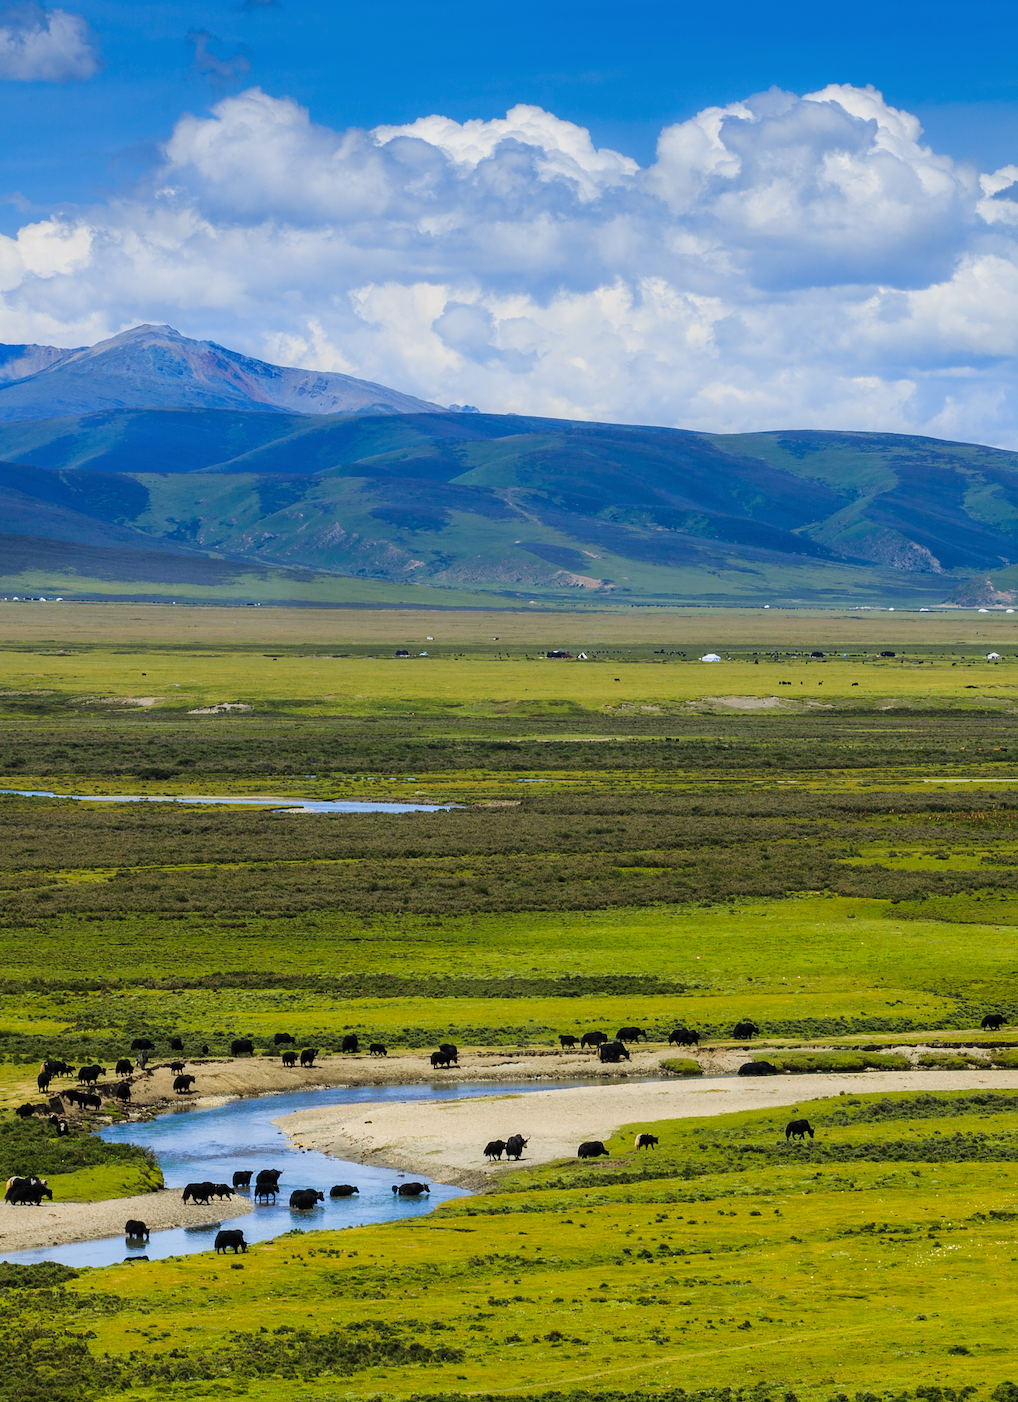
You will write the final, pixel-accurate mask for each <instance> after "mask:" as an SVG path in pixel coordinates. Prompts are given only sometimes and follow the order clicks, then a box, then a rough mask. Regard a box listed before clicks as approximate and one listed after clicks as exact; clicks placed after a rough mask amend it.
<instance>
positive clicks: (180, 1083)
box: [173, 1076, 197, 1095]
mask: <svg viewBox="0 0 1018 1402" xmlns="http://www.w3.org/2000/svg"><path fill="white" fill-rule="evenodd" d="M196 1079H197V1078H196V1077H194V1076H174V1078H173V1089H174V1090H175V1091H176V1092H177V1094H178V1095H190V1094H191V1087H192V1086H193V1085H194V1083H195V1080H196Z"/></svg>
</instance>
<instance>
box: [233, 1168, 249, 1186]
mask: <svg viewBox="0 0 1018 1402" xmlns="http://www.w3.org/2000/svg"><path fill="white" fill-rule="evenodd" d="M233 1186H234V1187H235V1188H250V1186H251V1170H250V1169H246V1170H245V1171H243V1172H242V1171H241V1170H240V1169H239V1168H238V1170H237V1172H236V1173H235V1174H234V1175H233Z"/></svg>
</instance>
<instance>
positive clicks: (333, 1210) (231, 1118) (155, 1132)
mask: <svg viewBox="0 0 1018 1402" xmlns="http://www.w3.org/2000/svg"><path fill="white" fill-rule="evenodd" d="M585 1084H587V1082H584V1081H562V1082H551V1081H539V1082H525V1083H521V1084H515V1083H506V1084H505V1085H502V1084H499V1086H498V1087H497V1091H496V1094H498V1095H518V1094H519V1093H520V1092H521V1091H536V1090H564V1089H568V1088H570V1087H572V1086H576V1085H585ZM492 1090H493V1087H492V1085H491V1083H490V1082H478V1083H476V1084H473V1085H471V1084H469V1083H468V1084H463V1083H456V1084H453V1085H410V1086H347V1087H343V1088H341V1089H325V1090H310V1091H296V1092H292V1093H288V1094H285V1095H262V1096H255V1097H250V1098H246V1099H242V1100H231V1101H229V1102H228V1103H227V1104H226V1105H217V1106H213V1107H211V1108H209V1109H197V1108H196V1109H187V1108H183V1107H182V1108H181V1109H180V1110H173V1111H170V1112H168V1113H167V1114H165V1115H159V1116H157V1117H156V1118H155V1119H154V1120H152V1121H149V1122H148V1123H146V1124H138V1123H134V1124H130V1123H128V1124H120V1125H111V1126H109V1127H108V1128H107V1129H104V1130H101V1131H100V1137H101V1138H103V1139H105V1140H107V1141H108V1142H110V1143H126V1142H132V1143H135V1144H138V1143H141V1144H145V1145H147V1146H149V1147H151V1149H152V1150H153V1152H154V1153H155V1155H156V1158H157V1159H158V1161H159V1167H160V1168H161V1169H162V1171H163V1178H164V1181H165V1183H166V1186H167V1188H170V1189H174V1190H176V1191H178V1192H180V1191H182V1190H183V1188H184V1186H185V1184H187V1183H200V1182H204V1181H205V1180H209V1181H210V1182H213V1183H230V1182H232V1181H233V1175H234V1172H235V1171H237V1170H241V1171H243V1170H246V1169H251V1170H252V1173H253V1175H256V1174H257V1173H258V1170H259V1169H262V1168H279V1169H282V1176H281V1177H280V1180H279V1192H280V1195H279V1198H278V1200H277V1201H276V1202H275V1203H257V1204H255V1208H254V1211H253V1212H252V1213H249V1214H248V1215H247V1216H245V1217H237V1218H224V1219H223V1222H222V1225H223V1226H224V1227H227V1228H233V1227H239V1228H240V1229H241V1231H243V1233H244V1237H245V1239H246V1240H247V1242H248V1243H249V1244H250V1243H252V1242H256V1241H265V1240H267V1239H268V1238H270V1237H276V1236H280V1235H282V1233H283V1232H289V1231H292V1230H294V1228H297V1229H300V1230H303V1231H315V1230H316V1229H323V1228H327V1229H329V1230H335V1229H336V1228H340V1227H362V1226H366V1225H368V1224H369V1223H373V1222H388V1221H391V1220H393V1219H394V1218H398V1217H417V1216H420V1215H421V1213H425V1212H429V1211H430V1210H431V1208H433V1207H435V1206H437V1204H438V1203H440V1202H445V1201H446V1199H447V1198H454V1197H465V1196H468V1192H467V1190H466V1189H465V1188H454V1187H451V1186H450V1185H449V1184H447V1183H432V1182H431V1181H430V1180H426V1175H424V1174H420V1175H414V1174H412V1173H409V1172H407V1173H401V1172H399V1171H398V1170H396V1169H391V1168H374V1167H369V1166H367V1165H364V1164H359V1163H351V1162H350V1161H349V1160H345V1159H336V1158H332V1157H331V1155H328V1154H320V1153H318V1152H316V1151H315V1150H311V1149H309V1150H302V1149H298V1148H296V1147H294V1146H293V1145H292V1144H291V1142H290V1140H289V1139H287V1137H286V1135H285V1134H284V1133H283V1131H282V1130H281V1129H280V1128H279V1127H278V1125H276V1124H274V1123H273V1121H274V1120H278V1119H280V1118H281V1117H282V1116H283V1115H291V1114H294V1113H296V1111H298V1110H312V1109H314V1110H320V1109H321V1108H322V1106H324V1105H357V1104H365V1103H371V1102H377V1101H380V1100H394V1101H402V1102H407V1101H414V1100H422V1101H423V1100H460V1099H463V1098H465V1097H468V1096H481V1095H483V1096H491V1094H492ZM480 1147H481V1146H479V1149H480ZM415 1176H417V1177H418V1181H428V1186H429V1187H430V1189H431V1194H430V1197H423V1198H421V1199H413V1198H397V1197H395V1196H394V1194H393V1191H392V1185H393V1184H394V1183H399V1182H402V1181H410V1180H412V1179H413V1178H414V1177H415ZM252 1181H253V1177H252ZM334 1183H351V1184H355V1185H356V1186H357V1188H358V1190H359V1193H358V1195H356V1196H354V1197H349V1198H336V1199H330V1197H329V1189H330V1188H331V1187H332V1185H333V1184H334ZM52 1186H54V1187H56V1189H57V1195H59V1178H54V1179H53V1183H52ZM294 1188H316V1189H317V1190H318V1191H319V1192H322V1193H324V1194H325V1201H324V1203H319V1204H318V1206H317V1208H315V1209H314V1210H312V1211H310V1212H297V1211H295V1210H292V1209H291V1208H290V1206H289V1201H290V1194H291V1192H292V1191H293V1190H294ZM238 1196H239V1197H242V1198H243V1197H244V1196H246V1195H245V1194H238ZM7 1210H8V1211H19V1212H28V1211H34V1210H35V1209H33V1208H26V1207H21V1208H17V1209H13V1208H8V1209H7ZM129 1210H130V1211H135V1212H137V1211H141V1212H142V1214H143V1213H144V1209H143V1208H139V1207H138V1205H137V1204H136V1203H134V1204H132V1207H131V1209H129ZM216 1230H217V1227H216V1226H215V1225H212V1226H205V1227H200V1228H195V1227H169V1228H167V1229H166V1230H164V1231H153V1233H152V1235H151V1238H150V1239H149V1240H148V1241H147V1242H143V1243H138V1244H137V1245H136V1246H131V1247H128V1246H127V1245H126V1239H125V1238H124V1236H122V1235H120V1236H114V1237H103V1238H101V1239H99V1240H97V1241H78V1242H69V1243H67V1244H66V1245H63V1246H45V1247H38V1248H36V1249H34V1250H30V1251H12V1252H9V1253H6V1254H4V1255H3V1256H2V1257H0V1259H3V1260H6V1261H9V1262H11V1263H12V1264H18V1265H31V1264H33V1263H34V1262H37V1261H60V1262H61V1263H62V1264H64V1265H67V1266H78V1267H80V1266H111V1265H115V1264H117V1263H118V1262H120V1261H123V1260H124V1259H125V1257H129V1256H147V1257H148V1258H149V1260H153V1261H154V1260H161V1259H163V1258H164V1257H167V1256H183V1255H185V1254H187V1253H189V1252H192V1251H209V1250H211V1249H212V1244H213V1242H214V1240H215V1235H216Z"/></svg>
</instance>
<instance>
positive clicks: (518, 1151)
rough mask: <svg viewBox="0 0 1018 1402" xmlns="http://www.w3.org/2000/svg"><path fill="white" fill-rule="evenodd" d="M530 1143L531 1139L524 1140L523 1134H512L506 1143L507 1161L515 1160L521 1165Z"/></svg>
mask: <svg viewBox="0 0 1018 1402" xmlns="http://www.w3.org/2000/svg"><path fill="white" fill-rule="evenodd" d="M529 1143H530V1140H529V1139H524V1138H523V1135H522V1134H510V1136H509V1138H508V1139H507V1140H506V1141H505V1156H506V1158H507V1159H515V1160H516V1161H517V1163H519V1161H520V1159H521V1158H522V1157H523V1150H524V1149H525V1148H526V1147H527V1145H528V1144H529Z"/></svg>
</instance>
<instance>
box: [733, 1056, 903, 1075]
mask: <svg viewBox="0 0 1018 1402" xmlns="http://www.w3.org/2000/svg"><path fill="white" fill-rule="evenodd" d="M753 1060H754V1061H769V1062H770V1063H771V1065H772V1066H776V1067H777V1068H778V1070H779V1071H790V1072H792V1073H793V1075H806V1074H808V1073H812V1072H817V1071H907V1070H908V1069H909V1067H910V1065H911V1063H910V1061H909V1060H908V1057H905V1056H899V1055H897V1054H895V1053H893V1052H867V1051H823V1052H767V1054H766V1055H760V1056H754V1057H753Z"/></svg>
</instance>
